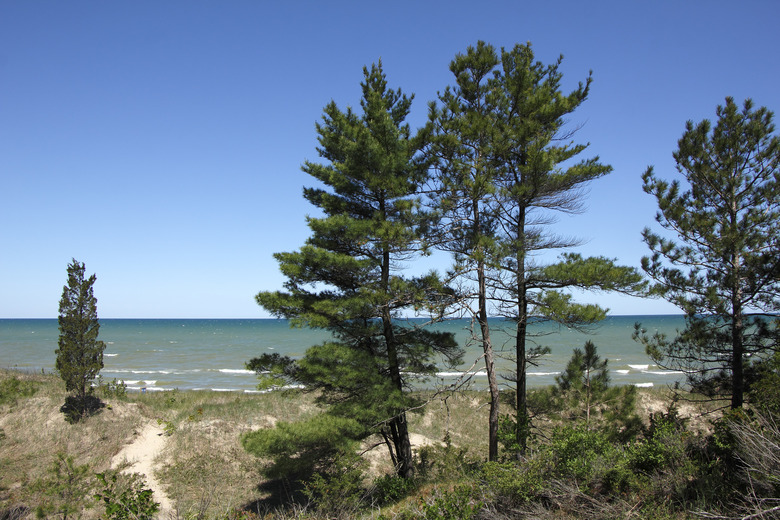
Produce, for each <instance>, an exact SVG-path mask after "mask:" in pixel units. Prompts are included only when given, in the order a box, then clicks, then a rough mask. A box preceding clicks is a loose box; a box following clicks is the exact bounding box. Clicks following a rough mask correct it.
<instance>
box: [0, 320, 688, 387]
mask: <svg viewBox="0 0 780 520" xmlns="http://www.w3.org/2000/svg"><path fill="white" fill-rule="evenodd" d="M636 322H641V323H642V325H643V327H645V328H646V329H648V331H650V332H652V331H655V330H658V331H660V332H665V333H667V334H670V335H671V334H674V332H675V330H676V329H682V328H683V325H684V320H683V317H682V316H611V317H609V318H607V319H606V320H605V321H604V322H602V323H601V324H599V325H598V326H596V327H595V328H593V329H592V332H591V333H589V334H583V333H580V332H576V331H571V330H567V329H566V328H563V329H561V328H559V327H558V326H556V325H554V324H550V323H546V324H532V325H531V327H530V331H531V332H532V333H534V334H536V335H537V336H535V338H534V340H535V341H537V342H538V343H539V344H541V345H546V346H549V347H550V348H551V353H550V354H549V355H546V356H544V357H543V358H541V359H540V360H539V365H538V366H536V367H529V370H528V384H529V386H531V387H533V386H545V385H551V384H554V383H555V379H554V378H555V375H557V374H558V373H560V372H561V371H562V370H563V369H564V367H565V365H566V363H567V361H568V360H569V358H570V357H571V354H572V349H574V348H575V347H580V348H581V347H582V346H583V344H584V343H585V341H587V340H591V341H593V342H594V343H595V344H596V346H597V348H598V353H599V355H600V356H601V357H602V358H607V359H609V369H610V375H611V377H612V382H613V384H616V385H622V384H634V385H639V386H665V385H670V384H673V383H674V382H675V381H682V380H683V375H682V374H681V373H679V372H670V371H665V370H661V369H660V368H659V367H657V366H655V365H654V364H653V363H652V361H650V359H649V358H648V357H647V355H646V354H645V353H644V351H643V349H642V347H641V345H639V344H638V343H636V342H635V341H633V340H632V339H631V334H632V332H633V330H634V323H636ZM504 325H506V324H505V322H503V321H502V320H499V319H493V320H491V326H492V328H493V332H492V334H493V341H494V345H495V348H496V350H501V348H502V344H503V343H505V342H506V343H511V341H510V340H511V338H510V336H509V335H507V334H501V333H500V332H498V331H497V329H499V328H500V327H502V326H504ZM436 327H437V328H438V329H440V330H448V331H452V332H454V333H456V337H457V339H458V341H459V343H460V344H461V345H466V355H465V356H464V364H463V366H462V367H460V369H461V370H465V369H466V368H468V367H469V366H471V365H472V364H473V363H474V361H475V360H476V359H478V358H479V356H480V354H481V348H480V347H479V346H478V345H472V346H468V345H467V343H468V338H469V333H468V327H469V321H468V320H449V321H447V322H445V323H441V324H438V325H437V326H436ZM510 328H511V327H510ZM58 336H59V331H58V328H57V320H56V319H0V367H3V368H18V369H23V370H29V371H41V370H44V371H46V372H50V371H53V370H54V363H55V354H54V351H55V349H56V348H57V338H58ZM328 337H329V335H328V334H327V333H326V332H324V331H319V330H309V329H291V328H290V327H289V324H288V322H287V321H286V320H276V319H236V320H232V319H214V320H211V319H185V320H182V319H101V320H100V336H99V339H101V340H102V341H104V342H105V343H106V349H105V352H104V359H103V362H104V365H105V366H104V368H103V370H102V371H101V375H102V377H103V378H104V379H106V380H109V381H110V380H113V379H115V378H116V379H118V380H123V381H125V383H126V384H127V386H128V388H130V389H140V388H144V389H146V391H156V390H171V389H175V388H178V389H182V390H185V389H211V390H215V391H243V392H251V391H254V389H255V386H256V383H257V381H256V379H257V378H256V375H255V374H254V373H253V372H251V371H248V370H246V369H245V367H244V363H245V362H246V361H248V360H249V359H251V358H253V357H256V356H258V355H260V354H262V353H266V352H278V353H279V354H286V355H290V356H300V355H302V354H303V353H304V352H305V350H306V348H307V347H309V346H311V345H314V344H318V343H321V342H323V341H324V340H326V339H328ZM509 350H510V349H509V348H508V346H507V353H508V352H509ZM499 354H500V352H499ZM497 364H498V367H499V371H500V372H503V373H510V372H511V371H512V367H513V362H512V361H511V360H510V359H499V360H497ZM474 371H475V376H474V378H473V382H474V385H475V386H476V387H478V388H479V387H483V386H484V385H485V379H486V378H485V376H484V363H483V362H482V361H479V362H478V363H477V364H476V365H475V370H474ZM458 375H459V374H458V373H457V372H456V371H453V370H451V369H446V368H444V367H442V369H441V372H440V374H439V377H437V378H434V379H432V380H430V381H429V382H428V385H429V386H435V385H437V384H441V383H447V382H450V381H452V380H453V379H454V378H456V377H457V376H458Z"/></svg>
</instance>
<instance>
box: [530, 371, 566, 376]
mask: <svg viewBox="0 0 780 520" xmlns="http://www.w3.org/2000/svg"><path fill="white" fill-rule="evenodd" d="M558 374H560V372H528V375H529V376H557V375H558Z"/></svg>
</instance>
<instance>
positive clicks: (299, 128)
mask: <svg viewBox="0 0 780 520" xmlns="http://www.w3.org/2000/svg"><path fill="white" fill-rule="evenodd" d="M778 20H780V2H777V1H775V0H765V1H755V0H743V1H740V2H736V1H722V0H686V1H684V2H681V1H679V0H675V1H653V2H635V1H626V0H615V1H593V2H583V1H581V0H564V1H558V2H541V1H536V2H528V1H520V0H514V1H504V2H496V1H490V0H485V1H482V2H473V1H461V0H447V1H427V2H426V1H422V0H416V1H406V0H399V1H395V2H366V1H354V2H346V1H338V0H333V1H329V2H322V1H308V2H303V1H289V2H260V1H239V0H233V1H226V2H215V1H207V0H198V1H191V0H188V1H183V0H182V1H176V0H170V1H165V2H159V1H133V2H105V1H97V0H95V1H90V2H85V1H79V0H71V1H68V2H63V1H60V0H50V1H46V0H35V1H22V0H17V1H13V0H9V1H4V2H0V181H1V184H0V186H1V189H0V197H2V199H1V200H0V219H2V227H0V317H5V318H19V317H33V318H34V317H40V318H54V317H56V315H57V306H58V301H59V297H60V294H61V292H62V286H63V284H64V283H65V280H66V267H67V264H68V263H69V262H70V260H71V258H74V257H75V258H76V259H78V260H79V261H82V262H85V263H86V268H87V272H88V273H96V274H97V282H96V285H95V294H96V296H97V298H98V313H99V316H100V317H101V318H125V317H128V318H129V317H151V318H164V317H170V318H208V317H214V318H222V317H224V318H230V317H233V318H246V317H267V316H268V314H266V313H265V311H264V310H263V309H261V308H260V307H258V306H257V305H256V304H255V302H254V295H255V294H256V293H257V292H258V291H260V290H273V289H277V288H280V287H281V284H282V281H283V278H282V276H281V275H280V274H279V272H278V269H277V264H276V262H275V261H274V259H273V258H272V256H271V255H272V253H274V252H278V251H290V250H294V249H297V248H298V247H300V246H301V245H302V244H303V242H304V240H305V239H306V237H307V236H308V228H307V227H306V225H305V222H304V218H305V215H306V214H307V213H309V212H310V211H311V207H310V206H309V205H308V203H306V201H304V200H303V198H302V196H301V189H302V187H303V186H306V185H310V184H311V181H310V180H309V179H308V178H307V176H306V175H305V174H304V173H302V172H301V171H300V165H301V164H302V163H303V161H304V160H306V159H311V160H317V159H318V157H317V154H316V150H315V147H316V145H317V141H316V138H317V136H316V133H315V129H314V124H315V122H316V121H317V120H319V119H320V117H321V114H322V108H323V107H324V106H325V104H326V103H328V102H329V101H330V100H335V101H336V102H337V103H338V104H339V105H340V106H341V107H342V108H344V107H346V106H347V105H353V106H357V105H358V102H359V95H360V91H359V83H360V81H361V80H362V67H363V66H364V65H370V64H371V63H373V62H375V61H377V60H378V59H380V58H381V59H382V61H383V64H384V69H385V72H386V74H387V77H388V81H389V83H390V85H391V86H392V87H401V88H402V89H403V90H404V91H405V92H407V93H414V94H415V96H416V97H415V103H414V104H413V106H412V116H411V119H410V122H411V124H412V126H413V127H416V126H420V125H421V124H422V123H423V121H424V120H425V118H426V113H427V106H426V105H427V103H428V101H430V100H432V99H434V98H435V97H436V93H437V91H441V90H443V89H444V87H445V86H447V85H449V84H451V83H452V75H451V73H450V72H449V70H448V65H449V62H450V61H451V60H452V58H453V57H454V56H455V54H456V53H459V52H464V51H465V50H466V48H467V47H468V46H469V45H474V44H475V43H476V42H477V41H478V40H485V41H487V42H489V43H492V44H493V45H495V46H497V47H501V46H504V47H511V46H513V45H514V44H515V43H524V42H527V41H530V42H531V43H532V44H533V48H534V51H535V53H536V56H537V58H538V59H540V60H541V61H543V62H545V63H550V62H552V61H554V60H555V59H556V58H557V57H558V55H560V54H563V56H564V61H563V64H562V66H561V71H562V72H563V74H564V80H563V83H564V87H565V88H566V89H572V88H574V87H575V86H576V84H577V83H578V82H579V81H582V80H584V79H585V78H586V76H587V74H588V71H589V70H593V77H594V82H593V85H592V89H591V95H590V98H589V99H588V100H587V101H586V102H585V103H584V105H583V106H582V107H581V108H580V109H579V110H577V111H576V112H574V113H573V114H572V115H571V118H570V120H571V124H572V125H577V126H582V128H581V130H580V131H579V132H578V134H577V135H576V140H577V141H579V142H589V143H590V148H589V152H588V154H589V155H587V156H588V157H590V156H593V155H598V156H600V158H601V160H602V161H603V162H606V163H608V164H611V165H612V166H613V167H614V172H613V173H612V174H610V175H608V176H607V177H604V178H602V179H600V180H598V181H596V182H594V183H593V184H592V185H591V186H590V193H589V196H588V198H587V201H586V202H587V207H588V209H587V212H586V213H584V214H582V215H577V216H576V217H571V218H569V217H566V218H562V219H560V221H559V222H558V224H557V227H556V230H557V231H559V232H561V233H563V234H566V235H576V236H579V237H582V238H584V239H585V240H586V241H587V243H586V244H585V245H584V246H583V247H581V248H579V252H581V253H582V254H585V255H594V254H597V255H604V256H608V257H611V258H617V259H618V260H619V261H620V262H622V263H624V264H628V265H635V266H638V265H639V261H640V258H641V257H642V255H644V254H646V252H647V249H646V246H645V245H644V244H643V243H642V241H641V238H640V232H641V230H642V228H643V227H645V226H647V225H653V224H654V221H653V216H654V214H655V210H656V208H655V203H654V201H653V200H652V198H651V197H650V196H648V195H645V194H644V193H643V192H642V189H641V179H640V176H641V174H642V172H643V171H644V170H645V168H646V167H647V166H648V165H655V167H656V171H657V173H658V174H659V175H661V176H669V177H673V176H675V175H676V172H675V169H674V162H673V159H672V152H673V151H674V150H675V149H676V146H677V140H678V139H679V138H680V136H681V135H682V132H683V130H684V125H685V122H686V120H688V119H693V120H695V121H699V120H701V119H703V118H710V119H712V118H714V116H715V107H716V106H717V105H718V104H723V102H724V99H725V97H726V96H733V97H734V98H735V99H736V100H737V101H738V102H739V103H740V104H741V102H742V100H744V99H745V98H747V97H750V98H753V100H754V102H755V103H756V105H758V106H766V107H768V108H769V109H771V110H774V111H778V110H780V52H778V50H780V29H778ZM437 262H440V263H441V264H442V265H440V266H439V267H440V269H442V270H443V269H444V268H446V267H447V266H446V263H447V260H446V258H441V259H437ZM588 300H589V301H594V302H599V303H601V304H603V305H605V306H607V307H609V308H610V309H611V312H612V313H613V314H657V313H673V312H677V309H675V308H674V307H672V306H670V305H669V304H667V303H665V302H663V301H657V300H656V301H647V300H639V299H635V298H626V297H615V296H610V295H603V294H598V295H594V296H592V297H589V298H588Z"/></svg>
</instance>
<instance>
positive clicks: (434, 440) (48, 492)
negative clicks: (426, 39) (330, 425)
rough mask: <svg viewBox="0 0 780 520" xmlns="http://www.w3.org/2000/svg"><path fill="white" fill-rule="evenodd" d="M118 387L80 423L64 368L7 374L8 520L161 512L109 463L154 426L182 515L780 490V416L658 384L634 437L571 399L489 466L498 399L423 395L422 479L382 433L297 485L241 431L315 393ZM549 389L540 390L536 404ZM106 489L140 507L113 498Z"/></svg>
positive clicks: (522, 512)
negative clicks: (677, 396)
mask: <svg viewBox="0 0 780 520" xmlns="http://www.w3.org/2000/svg"><path fill="white" fill-rule="evenodd" d="M122 388H123V387H122V385H121V382H118V383H113V382H112V383H111V384H108V383H104V384H102V385H101V386H100V387H98V388H97V389H96V390H95V392H96V394H97V395H99V396H100V398H101V399H102V400H103V401H104V402H105V403H106V406H105V408H103V409H102V410H101V411H100V412H99V413H98V414H96V415H94V416H91V417H87V418H85V419H84V420H82V421H79V422H78V423H76V424H69V423H67V422H66V421H65V418H64V416H63V414H62V412H61V411H60V410H59V408H60V406H61V403H62V398H63V397H64V396H65V395H66V391H65V388H64V385H63V383H62V381H61V380H60V379H58V378H57V377H56V376H53V375H48V374H46V375H41V374H29V373H20V372H12V371H2V372H0V390H2V395H1V397H2V398H1V399H0V433H1V434H0V462H1V464H0V513H1V514H2V515H3V518H33V517H35V516H36V513H37V514H39V515H43V516H44V517H51V518H55V517H56V518H63V517H65V516H67V517H69V518H77V517H83V518H98V517H106V518H108V517H110V518H134V517H137V516H129V515H130V513H129V512H128V511H136V512H137V511H139V508H144V507H147V509H146V510H143V511H141V512H142V513H143V512H144V511H145V513H147V514H153V513H152V512H151V510H150V509H148V507H151V506H152V505H153V503H151V502H150V501H149V500H148V493H145V491H146V490H148V489H149V487H148V479H145V477H144V476H143V475H139V476H136V477H133V476H128V475H122V474H121V473H119V470H121V468H122V466H121V465H120V466H119V467H114V468H112V464H111V461H112V459H113V458H114V457H115V456H116V454H117V453H119V452H120V450H121V449H122V447H123V446H125V445H126V444H128V443H130V442H132V441H133V440H134V439H136V438H137V437H138V432H139V431H140V430H141V429H142V427H143V425H144V424H150V423H151V424H155V425H157V421H160V423H161V424H160V425H158V428H159V432H160V435H162V436H164V437H165V439H166V442H165V449H164V450H162V452H161V453H160V454H159V455H158V457H157V460H156V464H155V476H156V479H157V481H158V482H159V485H160V488H161V489H160V490H161V491H162V492H163V493H165V494H166V495H167V497H168V498H169V499H170V500H171V503H172V508H171V509H170V510H168V511H166V512H164V514H165V515H170V516H171V517H173V518H280V519H284V518H387V519H391V518H468V517H471V518H510V517H511V518H556V519H560V518H564V519H565V518H605V519H606V518H616V517H624V518H658V519H661V518H663V519H677V518H701V517H702V516H701V515H702V514H708V515H715V516H719V517H722V518H743V517H745V516H747V515H749V514H756V513H757V512H758V511H763V510H770V509H772V508H773V507H776V506H777V505H778V504H777V502H772V500H775V501H776V500H777V499H778V497H779V496H780V493H779V492H780V480H779V478H780V464H778V461H777V458H776V457H774V458H773V457H767V456H766V454H767V453H773V452H772V449H773V448H772V446H777V443H778V439H780V434H779V433H778V428H777V417H776V416H774V415H771V414H767V413H764V411H756V412H754V411H752V410H749V409H748V410H745V411H740V413H739V414H734V413H729V414H726V415H724V416H722V417H720V416H718V415H717V414H716V413H715V412H714V411H713V403H712V402H710V401H708V400H705V399H701V398H699V399H701V400H700V401H694V400H691V401H675V400H674V399H673V396H672V393H671V392H669V391H666V390H661V389H657V390H645V389H640V390H639V391H637V395H636V399H635V404H636V409H635V410H636V412H637V414H638V416H639V417H640V419H641V424H642V426H641V428H640V431H638V432H637V433H636V434H635V435H634V436H633V437H632V438H631V439H628V440H627V439H621V438H618V437H616V436H614V435H610V432H609V429H608V428H602V427H597V425H595V424H593V422H591V423H590V424H588V423H586V422H585V420H584V419H582V418H581V419H572V411H573V410H563V413H561V410H558V411H552V412H540V413H539V414H537V415H535V418H534V424H535V426H534V429H533V435H532V436H531V437H530V439H531V442H530V444H529V454H528V455H527V457H525V458H524V459H523V460H522V461H519V462H518V461H517V459H515V458H514V457H512V458H511V459H509V458H505V459H502V460H499V461H495V462H487V461H486V453H487V439H486V438H485V435H484V432H481V431H479V430H478V429H475V428H473V424H474V423H478V422H479V421H483V420H485V418H486V416H487V414H488V411H489V396H488V395H487V394H485V393H483V392H463V393H458V394H451V395H447V396H445V395H436V394H433V393H421V394H420V395H419V398H420V400H422V401H425V402H427V404H426V405H425V407H424V409H423V410H422V411H421V413H419V414H415V415H414V416H413V419H412V420H411V421H410V423H409V428H410V433H411V439H412V446H413V450H414V453H415V475H416V476H415V478H414V479H411V480H410V479H403V478H400V477H398V476H396V475H395V474H394V471H393V468H392V467H390V466H389V465H388V464H387V462H386V458H385V457H383V456H381V454H380V455H379V456H374V455H372V454H373V453H376V452H377V451H378V450H376V449H375V450H369V448H370V447H371V446H372V445H373V444H376V443H377V442H378V441H379V439H369V440H367V441H366V442H365V443H363V444H362V445H360V446H359V447H358V448H357V449H356V450H355V452H354V453H352V454H351V455H350V456H344V457H341V458H338V459H336V460H334V464H333V465H332V466H329V467H328V468H326V469H325V470H324V471H320V472H318V473H316V475H314V476H313V477H312V478H310V479H308V480H307V481H306V482H304V483H303V485H302V486H300V487H299V488H298V489H299V491H300V492H299V493H294V492H293V491H294V489H295V486H296V485H297V484H299V483H297V482H293V481H291V480H290V479H285V478H279V479H276V480H269V479H267V478H266V477H265V476H264V473H263V470H264V468H266V467H267V463H268V461H267V460H263V459H258V458H256V457H254V456H253V455H251V454H250V453H248V452H247V451H246V450H244V449H243V447H242V445H241V438H242V435H243V434H245V433H247V432H250V431H252V430H255V429H258V428H268V427H271V426H273V425H275V424H277V423H278V422H280V421H295V420H298V419H301V418H305V417H310V416H312V415H314V414H316V413H317V409H316V403H315V402H314V398H313V396H312V395H309V394H306V393H302V392H300V391H292V392H272V393H268V394H240V393H219V392H206V391H186V392H179V391H170V392H158V393H146V394H140V393H129V392H123V391H122ZM764 390H765V389H763V390H762V391H764ZM549 394H550V389H535V390H533V391H531V392H530V394H529V396H530V397H531V399H530V403H531V404H532V405H533V404H534V403H537V402H541V403H544V402H545V399H548V398H549ZM545 396H547V397H545ZM688 397H691V398H695V397H696V396H688ZM506 398H507V399H511V395H507V397H506ZM702 414H705V415H702ZM600 420H601V419H600ZM98 475H100V476H98ZM101 478H102V480H101ZM114 479H116V480H114ZM96 495H97V496H98V497H99V498H95V496H96ZM106 497H108V501H109V502H110V503H111V504H128V506H127V508H126V509H118V508H113V509H112V508H111V507H108V506H110V504H108V503H107V501H106ZM132 508H135V509H132ZM112 514H113V515H114V516H112ZM122 514H126V515H128V516H121V515H122ZM772 514H775V517H777V511H775V512H774V513H772V512H771V511H770V512H769V513H765V516H764V518H773V517H772V516H771V515H772ZM141 517H142V515H141ZM165 517H168V516H165Z"/></svg>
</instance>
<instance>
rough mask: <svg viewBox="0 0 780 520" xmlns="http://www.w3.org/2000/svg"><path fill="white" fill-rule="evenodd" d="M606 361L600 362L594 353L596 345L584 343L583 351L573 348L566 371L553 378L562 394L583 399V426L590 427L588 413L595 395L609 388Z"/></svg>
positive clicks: (607, 362) (590, 342)
mask: <svg viewBox="0 0 780 520" xmlns="http://www.w3.org/2000/svg"><path fill="white" fill-rule="evenodd" d="M608 364H609V361H608V360H607V359H604V360H602V359H601V357H600V356H599V355H598V354H597V353H596V345H594V344H593V342H592V341H586V342H585V347H584V350H581V349H578V348H575V349H574V352H573V354H572V357H571V359H570V360H569V362H568V363H567V365H566V369H565V370H564V371H563V373H562V374H561V375H558V376H555V382H556V383H558V388H560V389H561V390H562V391H563V392H573V393H576V394H579V395H578V399H577V400H578V401H579V397H584V399H585V424H586V425H590V411H591V407H592V404H593V399H594V396H595V395H598V394H601V393H602V392H604V390H606V389H607V387H608V386H609V379H610V378H609V370H608V369H607V365H608Z"/></svg>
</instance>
